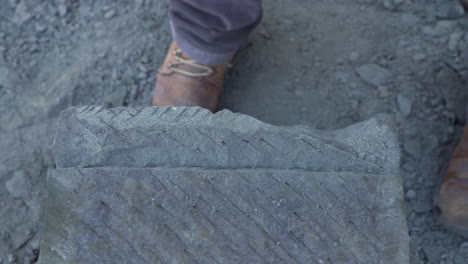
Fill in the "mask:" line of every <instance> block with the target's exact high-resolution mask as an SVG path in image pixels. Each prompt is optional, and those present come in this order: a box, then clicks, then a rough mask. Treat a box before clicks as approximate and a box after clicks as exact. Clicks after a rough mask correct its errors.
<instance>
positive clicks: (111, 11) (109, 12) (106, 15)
mask: <svg viewBox="0 0 468 264" xmlns="http://www.w3.org/2000/svg"><path fill="white" fill-rule="evenodd" d="M115 14H116V13H115V10H114V9H111V10H109V11H107V12H106V13H105V14H104V18H107V19H110V18H113V17H114V16H115Z"/></svg>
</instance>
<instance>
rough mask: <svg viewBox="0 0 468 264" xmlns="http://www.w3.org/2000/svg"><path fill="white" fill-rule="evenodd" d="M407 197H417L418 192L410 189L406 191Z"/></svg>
mask: <svg viewBox="0 0 468 264" xmlns="http://www.w3.org/2000/svg"><path fill="white" fill-rule="evenodd" d="M406 197H407V198H408V199H410V200H412V199H414V198H416V192H415V191H414V190H408V191H407V192H406Z"/></svg>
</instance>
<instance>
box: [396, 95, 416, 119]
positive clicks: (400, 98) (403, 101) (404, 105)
mask: <svg viewBox="0 0 468 264" xmlns="http://www.w3.org/2000/svg"><path fill="white" fill-rule="evenodd" d="M397 102H398V106H399V108H400V113H401V114H402V115H403V116H404V117H407V116H409V115H410V113H411V108H412V105H413V103H412V102H411V100H410V99H409V98H408V97H406V96H405V95H403V94H402V93H399V94H398V95H397Z"/></svg>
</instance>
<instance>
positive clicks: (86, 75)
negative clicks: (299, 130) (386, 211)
mask: <svg viewBox="0 0 468 264" xmlns="http://www.w3.org/2000/svg"><path fill="white" fill-rule="evenodd" d="M166 12H167V7H166V4H165V1H162V0H139V1H127V0H117V1H114V0H113V1H111V0H101V1H97V0H88V1H84V0H80V1H72V0H52V1H46V0H4V1H3V2H2V4H1V8H0V263H25V264H29V263H34V262H35V260H36V259H37V256H38V254H39V253H40V252H39V247H38V241H39V238H40V234H39V233H38V231H39V230H40V215H41V208H42V204H43V199H44V193H45V191H44V187H45V185H44V180H45V176H46V172H47V169H48V168H51V167H53V166H54V160H53V157H52V155H51V147H52V144H53V133H54V132H53V131H54V125H55V122H54V121H55V120H56V118H57V116H58V114H59V112H60V111H61V110H63V109H65V108H67V107H68V106H71V105H90V104H96V105H105V106H108V107H113V106H142V105H150V101H151V95H152V89H153V85H154V82H155V77H156V74H157V69H158V67H159V65H160V63H161V62H162V60H163V58H164V56H165V51H166V48H167V47H168V45H169V43H170V41H171V36H170V32H169V27H168V21H167V19H166ZM467 29H468V21H467V20H466V15H465V11H464V10H463V9H462V8H461V7H460V6H459V5H458V2H457V1H451V0H443V1H442V0H440V1H437V0H353V1H350V0H315V1H310V0H296V1H288V0H268V1H265V19H264V21H263V23H262V25H261V26H260V27H259V28H258V29H257V30H256V31H255V32H254V33H253V34H252V36H251V38H250V40H249V42H248V43H247V44H246V45H245V47H244V48H243V49H242V50H241V51H240V52H239V53H238V55H237V57H236V59H235V66H234V69H233V70H232V72H231V73H230V74H229V76H228V81H227V85H226V90H225V93H224V95H223V107H225V108H229V109H231V110H233V111H238V112H242V113H245V114H249V115H252V116H254V117H257V118H259V119H260V120H262V121H265V122H269V123H272V124H276V125H296V124H306V125H310V126H312V127H316V128H319V129H326V130H330V129H336V128H341V127H345V126H347V125H350V124H352V123H355V122H358V121H361V120H364V119H367V118H369V117H371V116H374V115H375V114H377V113H381V112H386V113H391V114H393V115H394V116H395V118H396V120H397V121H398V124H399V128H400V138H401V147H402V152H403V160H402V163H401V168H402V176H403V179H404V187H405V193H406V200H407V218H408V225H409V229H410V235H411V238H412V244H411V252H412V262H413V263H418V264H419V263H444V264H448V263H457V264H463V263H468V240H467V239H464V238H462V237H461V236H459V235H457V234H455V233H453V232H451V231H448V230H447V229H446V228H444V227H443V226H442V225H441V224H440V222H439V221H438V218H437V216H438V210H437V208H436V207H435V206H434V204H433V199H432V196H433V193H434V191H435V189H436V184H437V179H438V178H439V177H440V175H441V174H442V173H443V169H444V166H445V165H446V163H447V160H448V159H449V156H450V152H451V151H452V149H453V147H454V146H455V144H456V141H457V138H458V137H459V136H460V134H461V131H462V128H463V126H464V124H465V107H466V102H467V99H468V98H467V97H468V90H467V89H466V81H467V78H468V68H467V64H466V61H465V60H466V58H467V57H468V33H467V32H468V31H467Z"/></svg>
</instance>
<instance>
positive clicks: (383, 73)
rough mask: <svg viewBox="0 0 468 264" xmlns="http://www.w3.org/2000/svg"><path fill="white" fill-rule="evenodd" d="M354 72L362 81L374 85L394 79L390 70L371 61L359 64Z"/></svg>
mask: <svg viewBox="0 0 468 264" xmlns="http://www.w3.org/2000/svg"><path fill="white" fill-rule="evenodd" d="M356 72H357V74H358V75H359V76H360V77H361V78H362V79H363V80H364V81H366V82H368V83H370V84H373V85H375V86H380V85H385V84H388V83H391V82H393V81H394V77H393V74H392V73H391V72H389V71H388V70H387V69H384V68H382V67H380V66H379V65H377V64H373V63H369V64H365V65H362V66H360V67H359V68H357V69H356Z"/></svg>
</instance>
